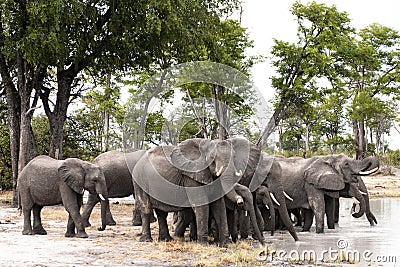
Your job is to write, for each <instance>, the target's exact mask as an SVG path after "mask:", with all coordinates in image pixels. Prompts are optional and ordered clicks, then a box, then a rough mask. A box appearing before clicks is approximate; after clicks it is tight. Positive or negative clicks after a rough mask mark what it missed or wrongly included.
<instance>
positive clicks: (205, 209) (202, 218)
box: [193, 205, 226, 244]
mask: <svg viewBox="0 0 400 267" xmlns="http://www.w3.org/2000/svg"><path fill="white" fill-rule="evenodd" d="M193 209H194V213H195V216H196V223H197V239H198V241H199V242H200V243H206V244H208V219H209V206H208V205H202V206H197V207H194V208H193ZM224 213H225V214H226V212H224ZM225 218H226V215H225ZM225 223H226V220H225Z"/></svg>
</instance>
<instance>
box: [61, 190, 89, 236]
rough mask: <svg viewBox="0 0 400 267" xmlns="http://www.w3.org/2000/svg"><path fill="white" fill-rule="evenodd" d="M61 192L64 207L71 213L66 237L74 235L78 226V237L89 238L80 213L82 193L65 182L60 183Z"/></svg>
mask: <svg viewBox="0 0 400 267" xmlns="http://www.w3.org/2000/svg"><path fill="white" fill-rule="evenodd" d="M60 193H61V198H62V201H63V205H64V208H65V209H66V210H67V211H68V213H69V218H68V225H67V232H66V234H65V236H66V237H71V236H74V233H75V230H74V229H73V226H75V227H76V230H77V233H76V237H79V238H87V237H88V235H87V234H86V231H85V227H84V226H83V223H82V216H81V214H80V212H79V211H80V208H81V206H82V198H83V196H82V195H78V194H76V193H75V192H74V191H73V190H72V189H71V188H70V187H69V186H67V185H66V184H64V183H60Z"/></svg>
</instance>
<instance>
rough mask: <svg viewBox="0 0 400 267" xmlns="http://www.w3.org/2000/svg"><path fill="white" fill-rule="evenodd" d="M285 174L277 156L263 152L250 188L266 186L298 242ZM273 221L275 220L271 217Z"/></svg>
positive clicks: (283, 219) (280, 214)
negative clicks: (285, 183)
mask: <svg viewBox="0 0 400 267" xmlns="http://www.w3.org/2000/svg"><path fill="white" fill-rule="evenodd" d="M284 174H285V171H284V169H283V166H281V164H280V162H279V160H277V159H276V157H275V156H270V155H268V154H267V153H265V152H263V153H262V154H261V159H260V161H259V164H258V167H257V169H256V171H255V172H254V176H253V179H252V181H251V182H250V185H249V186H250V188H252V187H254V186H255V185H257V184H260V183H261V185H262V186H265V187H266V188H267V189H268V191H269V194H270V196H271V199H272V201H273V202H274V205H275V207H276V209H277V210H278V214H279V217H280V219H281V220H282V222H283V224H284V225H285V227H286V229H287V230H288V231H289V233H290V234H291V235H292V237H293V238H294V240H296V241H298V240H299V239H298V237H297V233H296V231H295V229H294V227H293V224H292V221H291V219H290V217H289V214H288V208H289V206H288V205H287V201H286V199H287V198H288V199H290V200H292V199H291V197H290V196H291V194H290V193H287V192H285V191H286V188H285V185H284V182H285V180H284V179H283V178H284V177H283V176H284ZM257 188H259V187H257ZM271 211H272V209H271ZM271 211H270V212H271ZM272 212H274V211H272ZM274 217H275V216H274ZM271 219H274V218H272V217H271ZM271 222H272V224H275V221H271ZM271 230H273V229H271Z"/></svg>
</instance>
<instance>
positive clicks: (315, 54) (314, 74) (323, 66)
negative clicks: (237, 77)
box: [257, 1, 354, 147]
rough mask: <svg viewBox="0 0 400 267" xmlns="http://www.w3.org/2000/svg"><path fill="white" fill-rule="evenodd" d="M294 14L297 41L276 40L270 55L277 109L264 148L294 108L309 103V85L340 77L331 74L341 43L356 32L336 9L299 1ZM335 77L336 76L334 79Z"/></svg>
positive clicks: (293, 7)
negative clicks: (273, 70)
mask: <svg viewBox="0 0 400 267" xmlns="http://www.w3.org/2000/svg"><path fill="white" fill-rule="evenodd" d="M291 11H292V14H293V15H294V16H295V17H296V19H297V22H298V25H299V26H298V31H297V36H298V41H297V42H296V43H289V42H285V41H280V40H274V42H275V45H274V46H273V48H272V51H271V54H272V56H273V57H274V60H273V63H272V64H273V66H274V67H275V69H276V73H277V75H276V76H274V77H272V78H271V80H272V87H274V88H275V89H276V101H275V110H274V112H273V115H272V117H271V119H270V121H269V122H268V124H267V125H266V127H265V129H264V131H263V133H262V134H261V136H260V138H259V140H258V142H257V145H258V146H259V147H263V144H264V142H265V140H266V139H267V138H268V137H269V135H270V134H271V133H272V132H273V131H274V129H275V127H276V126H277V125H279V123H280V122H281V120H282V119H284V118H286V117H287V115H288V112H289V110H290V109H291V108H293V107H295V106H299V105H301V103H302V102H305V103H307V100H306V99H307V95H309V94H312V93H313V92H310V89H313V88H315V87H312V86H308V85H309V84H310V83H312V82H313V81H315V79H316V78H318V77H323V76H324V74H327V75H328V76H331V75H334V76H335V75H337V74H336V73H335V72H331V70H332V67H333V66H334V63H335V62H334V61H335V56H334V54H335V53H336V51H337V49H338V47H340V45H341V43H342V42H343V41H345V40H347V39H348V38H349V36H350V35H351V34H352V33H353V32H354V30H353V28H352V27H350V25H349V22H350V19H349V18H348V15H347V13H346V12H339V11H338V10H337V9H336V7H335V6H331V7H328V6H326V5H324V4H317V3H316V2H311V3H309V4H307V5H303V4H301V3H300V2H298V1H296V2H295V3H294V4H293V6H292V8H291ZM332 78H334V77H332Z"/></svg>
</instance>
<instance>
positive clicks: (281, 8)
mask: <svg viewBox="0 0 400 267" xmlns="http://www.w3.org/2000/svg"><path fill="white" fill-rule="evenodd" d="M294 2H295V0H275V1H268V0H244V1H243V13H242V26H243V27H246V28H247V29H248V32H249V34H250V38H251V39H252V40H254V48H253V49H251V50H250V51H249V53H250V54H252V55H257V54H261V55H264V56H266V57H267V60H266V61H265V62H263V63H259V64H257V65H255V66H254V67H253V69H252V74H253V75H252V76H253V81H254V84H255V86H256V87H257V89H258V90H259V91H260V92H261V93H262V94H263V96H264V97H265V98H266V99H267V100H268V99H270V98H271V97H272V95H273V93H274V89H273V88H271V85H270V84H271V83H270V80H269V77H271V75H273V73H274V72H273V69H272V68H271V66H270V63H271V61H270V60H269V58H268V57H269V56H270V55H269V51H270V50H271V48H272V45H273V39H274V38H275V39H278V40H284V41H289V42H294V41H295V40H296V32H297V23H296V21H295V18H294V16H293V15H292V14H291V13H290V7H291V6H292V4H293V3H294ZM308 2H309V1H304V0H302V1H301V3H303V4H307V3H308ZM316 2H317V3H324V4H326V5H328V6H331V5H336V7H337V9H338V11H345V12H347V13H348V14H349V18H350V19H351V25H352V26H353V27H355V28H356V29H361V28H364V27H366V26H368V25H370V24H371V23H374V22H377V23H379V24H382V25H384V26H388V27H391V28H394V29H396V30H397V31H399V32H400V19H399V10H400V1H398V0H379V1H374V0H364V1H363V0H336V1H334V0H316ZM387 140H389V143H390V144H389V147H390V148H391V149H400V134H399V133H397V132H396V131H395V130H394V129H392V131H391V134H390V137H389V138H388V139H387Z"/></svg>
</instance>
